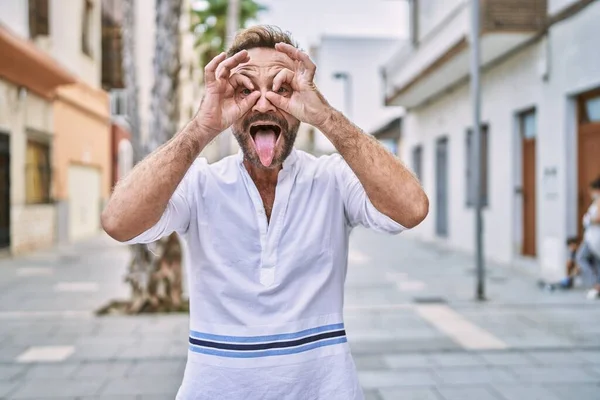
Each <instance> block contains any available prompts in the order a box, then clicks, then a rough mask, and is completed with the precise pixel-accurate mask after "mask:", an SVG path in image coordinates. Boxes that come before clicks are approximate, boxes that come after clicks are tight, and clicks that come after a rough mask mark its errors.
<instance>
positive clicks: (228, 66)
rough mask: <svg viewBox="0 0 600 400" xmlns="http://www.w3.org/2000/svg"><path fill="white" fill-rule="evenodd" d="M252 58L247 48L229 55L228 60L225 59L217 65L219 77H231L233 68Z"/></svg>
mask: <svg viewBox="0 0 600 400" xmlns="http://www.w3.org/2000/svg"><path fill="white" fill-rule="evenodd" d="M249 60H250V56H249V55H248V52H247V51H246V50H242V51H240V52H239V53H236V54H234V55H233V56H231V57H229V58H228V59H227V60H225V61H223V62H222V63H221V64H219V66H218V67H217V79H229V76H230V75H231V70H232V69H233V68H235V67H237V66H238V65H240V64H241V63H244V62H247V61H249Z"/></svg>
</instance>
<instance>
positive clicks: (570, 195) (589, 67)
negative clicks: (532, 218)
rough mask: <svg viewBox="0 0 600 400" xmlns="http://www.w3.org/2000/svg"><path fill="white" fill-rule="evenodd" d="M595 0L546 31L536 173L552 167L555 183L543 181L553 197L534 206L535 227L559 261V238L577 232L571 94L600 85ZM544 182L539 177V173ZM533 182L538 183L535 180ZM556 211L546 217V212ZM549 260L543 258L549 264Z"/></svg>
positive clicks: (562, 254) (562, 252)
mask: <svg viewBox="0 0 600 400" xmlns="http://www.w3.org/2000/svg"><path fill="white" fill-rule="evenodd" d="M598 21H600V2H597V1H596V2H594V3H592V4H591V5H590V6H588V7H586V8H585V9H584V10H583V11H582V12H580V13H578V14H577V15H575V16H573V17H572V18H570V19H568V20H566V21H563V22H561V23H559V24H556V25H555V26H553V27H552V29H551V31H550V36H549V37H550V42H549V43H550V46H549V60H550V63H549V77H550V80H549V84H548V85H545V86H544V87H543V91H542V95H541V99H542V107H543V109H544V113H545V115H546V118H544V119H543V120H542V119H541V120H540V121H539V131H540V132H542V131H543V132H545V133H546V135H547V140H546V141H544V142H541V143H540V144H539V146H540V149H539V150H538V154H539V155H540V162H539V163H538V167H539V168H540V172H543V171H544V169H547V168H556V169H557V181H556V185H557V187H556V188H553V187H552V181H551V180H548V179H547V180H546V182H547V184H546V186H547V188H546V189H547V190H549V191H555V192H556V196H549V199H548V200H546V201H544V202H542V204H541V208H540V209H539V211H538V213H539V215H541V216H543V217H540V219H541V221H540V224H541V225H540V229H541V230H542V236H543V238H544V240H545V242H543V243H542V246H543V247H542V248H541V249H540V253H542V254H544V253H543V252H545V254H548V253H550V254H551V255H552V258H558V259H561V260H564V259H565V258H566V249H565V246H564V239H565V238H566V237H567V236H571V235H573V234H575V233H576V229H577V226H578V224H580V223H581V221H577V158H576V157H577V152H576V149H577V127H576V112H575V101H574V97H575V96H576V95H578V94H580V93H582V92H585V91H588V90H591V89H594V88H599V87H600V51H599V50H598V49H599V46H598V38H600V25H599V24H598ZM540 179H541V181H542V182H541V185H542V188H543V187H544V176H541V177H540V176H539V175H538V180H540ZM538 187H540V186H539V185H538ZM548 215H553V216H554V215H555V216H557V217H558V218H557V220H556V222H555V221H554V219H547V218H546V216H548ZM556 240H560V242H561V243H560V244H561V246H559V247H558V249H559V252H558V254H552V249H554V248H555V247H554V242H555V241H556ZM551 262H552V260H551V259H550V257H549V259H548V260H547V261H546V263H548V264H550V263H551Z"/></svg>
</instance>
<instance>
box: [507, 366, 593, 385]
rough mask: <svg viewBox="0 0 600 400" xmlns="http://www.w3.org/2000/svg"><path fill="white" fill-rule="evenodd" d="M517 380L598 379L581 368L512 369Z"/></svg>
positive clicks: (526, 381) (527, 381)
mask: <svg viewBox="0 0 600 400" xmlns="http://www.w3.org/2000/svg"><path fill="white" fill-rule="evenodd" d="M513 373H514V374H515V375H516V376H517V377H518V380H519V381H521V382H525V383H558V382H560V383H562V382H565V383H580V382H597V381H598V378H597V377H595V376H593V375H592V372H587V371H586V370H585V369H584V368H583V367H579V366H569V367H513Z"/></svg>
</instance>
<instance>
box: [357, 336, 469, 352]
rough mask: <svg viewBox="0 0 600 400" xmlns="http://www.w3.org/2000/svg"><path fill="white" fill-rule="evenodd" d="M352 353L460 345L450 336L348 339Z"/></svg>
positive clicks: (443, 349)
mask: <svg viewBox="0 0 600 400" xmlns="http://www.w3.org/2000/svg"><path fill="white" fill-rule="evenodd" d="M350 348H351V349H352V354H355V355H358V354H367V355H374V354H390V353H401V352H410V353H414V352H419V351H436V350H437V351H451V350H459V349H460V347H459V346H458V345H457V344H456V343H455V342H454V341H452V340H451V339H450V338H443V337H440V338H438V339H407V340H378V341H358V342H352V341H350Z"/></svg>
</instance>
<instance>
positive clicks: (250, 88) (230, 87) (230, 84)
mask: <svg viewBox="0 0 600 400" xmlns="http://www.w3.org/2000/svg"><path fill="white" fill-rule="evenodd" d="M226 57H227V55H226V54H225V53H221V54H219V55H218V56H216V57H215V58H213V59H212V60H211V62H209V63H208V64H207V65H206V68H205V69H204V80H205V87H206V92H205V94H204V98H203V99H202V103H201V104H200V110H199V111H198V114H197V115H196V121H197V124H198V125H200V126H201V127H202V128H204V129H203V130H204V131H206V132H208V133H209V134H210V135H211V138H210V139H211V140H212V139H213V138H214V137H216V136H217V135H218V134H219V133H221V132H223V131H224V130H225V129H227V128H229V127H230V126H231V125H232V124H233V123H234V122H235V121H236V120H237V119H239V118H241V117H242V115H244V114H245V113H246V112H248V110H250V108H252V106H254V104H255V103H256V101H257V100H258V98H259V97H260V92H258V91H256V90H254V85H253V84H252V81H251V80H250V79H249V78H248V77H246V76H244V75H240V74H236V75H235V78H231V70H232V69H233V68H235V67H236V66H238V65H239V64H241V63H244V62H247V61H248V60H249V59H250V58H249V56H248V52H247V51H246V50H242V51H240V52H239V53H237V54H235V55H234V56H232V57H230V58H226ZM245 91H247V92H248V94H247V95H246V96H245V97H243V96H241V93H242V92H245Z"/></svg>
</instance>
